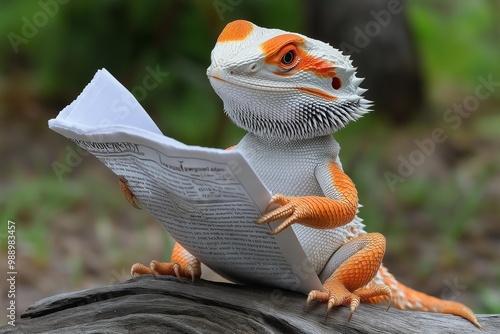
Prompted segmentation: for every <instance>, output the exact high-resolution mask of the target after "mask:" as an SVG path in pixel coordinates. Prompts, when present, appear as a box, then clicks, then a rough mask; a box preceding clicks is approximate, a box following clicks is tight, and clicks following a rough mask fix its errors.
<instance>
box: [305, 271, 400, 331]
mask: <svg viewBox="0 0 500 334" xmlns="http://www.w3.org/2000/svg"><path fill="white" fill-rule="evenodd" d="M323 288H324V290H323V291H319V290H312V291H311V292H309V295H308V296H307V300H306V308H307V307H308V306H309V304H310V302H311V301H313V300H318V301H320V302H325V303H327V307H326V314H325V321H326V320H327V319H328V316H329V314H330V311H331V310H332V308H333V307H335V306H340V305H344V306H349V309H350V312H349V318H348V319H347V321H351V319H352V316H353V314H354V311H356V309H357V308H358V306H359V304H360V303H361V301H366V300H367V299H369V298H372V297H377V296H383V297H388V298H389V300H391V299H392V292H391V289H390V288H389V286H387V285H385V284H382V285H377V286H374V287H373V288H367V287H364V288H360V289H357V290H355V291H353V292H350V291H349V290H347V288H346V287H345V285H344V284H343V283H342V282H340V281H338V280H333V281H330V282H328V283H327V287H325V286H323ZM389 304H390V302H389Z"/></svg>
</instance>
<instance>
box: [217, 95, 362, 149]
mask: <svg viewBox="0 0 500 334" xmlns="http://www.w3.org/2000/svg"><path fill="white" fill-rule="evenodd" d="M370 104H371V103H370V102H369V101H368V100H365V99H362V98H361V99H358V100H355V101H345V100H344V101H335V102H329V103H324V102H321V103H318V102H317V101H308V102H301V103H299V104H298V106H297V107H296V108H295V109H294V110H287V111H286V113H291V114H292V115H293V116H292V117H283V114H281V117H280V115H279V114H278V113H277V112H275V113H270V112H268V113H256V112H255V109H254V108H255V106H252V105H242V104H238V103H229V104H227V103H225V106H224V111H225V112H226V114H227V115H228V116H229V117H230V118H231V120H232V121H233V122H234V123H235V124H236V125H238V126H239V127H241V128H243V129H245V130H247V131H249V132H251V133H254V134H256V135H259V136H262V137H266V138H280V139H287V140H297V139H309V138H313V137H319V136H325V135H330V134H332V133H334V132H336V131H337V130H339V129H341V128H343V127H344V126H346V125H347V124H348V123H350V122H353V121H355V120H357V119H358V118H360V117H362V116H363V115H364V114H365V113H367V112H368V109H369V107H370ZM289 115H290V114H289Z"/></svg>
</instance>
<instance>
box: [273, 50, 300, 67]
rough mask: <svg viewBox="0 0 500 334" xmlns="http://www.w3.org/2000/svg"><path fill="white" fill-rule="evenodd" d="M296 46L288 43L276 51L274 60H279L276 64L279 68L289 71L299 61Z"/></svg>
mask: <svg viewBox="0 0 500 334" xmlns="http://www.w3.org/2000/svg"><path fill="white" fill-rule="evenodd" d="M298 55H299V54H298V51H297V47H296V46H295V44H289V45H287V46H285V47H283V48H281V50H280V51H279V52H278V54H277V55H276V60H277V61H279V63H278V65H279V66H280V67H281V70H284V71H289V70H291V69H292V68H294V67H295V66H296V65H297V64H298V63H299V60H300V59H299V56H298Z"/></svg>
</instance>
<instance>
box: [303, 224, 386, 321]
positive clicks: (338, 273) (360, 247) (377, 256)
mask: <svg viewBox="0 0 500 334" xmlns="http://www.w3.org/2000/svg"><path fill="white" fill-rule="evenodd" d="M384 253H385V238H384V236H383V235H381V234H380V233H368V234H364V235H362V236H359V237H357V238H354V239H352V240H350V241H349V242H347V243H346V244H344V245H343V246H342V247H341V248H339V249H338V250H337V252H335V254H334V255H333V256H332V258H331V259H330V261H329V265H327V267H325V268H326V269H327V268H329V269H330V270H327V272H331V268H332V267H334V268H335V271H334V272H333V274H332V275H331V276H330V277H329V278H327V279H326V281H325V282H324V283H323V291H319V290H312V291H311V292H310V293H309V295H308V297H307V302H306V307H307V305H309V303H310V302H311V301H313V300H318V301H321V302H325V303H327V310H326V317H327V318H328V314H329V313H330V311H331V309H332V308H333V307H334V306H340V305H344V306H349V307H350V311H351V312H350V315H349V320H351V317H352V315H353V313H354V311H355V310H356V308H357V307H358V306H359V303H360V302H361V301H364V300H366V299H368V298H373V297H378V296H380V297H383V298H388V299H389V300H391V299H392V292H391V289H390V287H389V286H387V285H384V284H382V285H377V286H373V287H365V286H366V285H367V284H368V283H369V282H370V281H371V280H372V279H373V277H374V276H375V275H376V274H377V272H378V269H379V268H380V265H381V263H382V258H383V256H384ZM321 276H322V275H320V277H321Z"/></svg>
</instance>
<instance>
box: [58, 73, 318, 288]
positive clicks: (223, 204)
mask: <svg viewBox="0 0 500 334" xmlns="http://www.w3.org/2000/svg"><path fill="white" fill-rule="evenodd" d="M49 127H50V129H52V130H54V131H56V132H58V133H60V134H61V135H63V136H65V137H67V138H69V139H71V140H72V141H74V142H75V143H76V144H78V145H79V146H80V147H82V148H84V149H85V150H87V151H88V152H90V153H91V154H93V155H94V156H95V157H96V158H97V159H99V160H100V161H101V162H102V163H104V164H105V165H106V166H107V167H108V168H109V169H111V170H112V171H113V172H114V173H115V174H116V175H118V176H120V177H122V178H124V179H125V180H126V181H127V182H128V186H129V188H130V190H131V191H132V192H133V193H134V195H135V196H136V197H137V198H138V199H139V201H140V203H141V205H142V207H143V208H145V209H146V210H148V211H149V212H150V213H151V214H152V215H153V216H154V217H155V218H156V219H157V220H158V222H160V224H161V225H162V226H163V227H164V228H165V229H166V230H167V231H168V232H169V233H170V234H171V235H172V237H173V238H174V239H175V240H176V241H177V242H179V243H180V244H181V245H182V246H183V247H184V248H186V249H187V250H188V251H189V252H190V253H191V254H193V255H194V256H196V257H197V258H198V259H199V260H200V261H201V262H203V263H204V264H205V265H207V266H208V267H209V268H211V269H212V270H214V271H215V272H217V273H218V274H220V275H222V276H223V277H226V278H228V279H230V280H232V281H235V282H240V283H247V284H248V283H250V284H264V285H270V286H274V287H280V288H285V289H290V290H295V291H300V292H304V293H308V292H309V291H310V290H312V289H321V283H320V280H319V278H318V276H317V275H316V273H315V272H314V271H313V270H311V269H310V268H312V266H311V265H310V263H309V261H308V259H307V257H306V255H305V253H304V251H303V249H302V247H301V246H300V244H299V242H298V240H297V238H296V236H295V234H294V232H293V230H292V229H291V228H288V229H286V230H285V231H283V232H282V233H279V234H278V235H276V236H269V235H267V234H266V232H268V231H270V230H271V229H272V228H273V227H276V225H277V224H278V223H279V222H273V223H271V224H270V225H271V226H269V225H257V224H254V221H255V220H256V219H258V218H259V217H260V216H262V214H263V213H264V211H265V209H266V206H267V204H268V202H269V200H270V198H271V194H270V192H269V191H268V190H267V189H266V187H265V186H264V185H263V184H262V182H261V181H260V180H259V178H258V177H257V176H256V174H255V173H254V172H253V170H252V168H251V167H250V166H249V164H248V163H247V162H246V160H245V159H244V158H243V156H242V155H241V154H240V153H239V152H237V150H228V151H226V150H221V149H214V148H204V147H198V146H188V145H185V144H183V143H180V142H178V141H176V140H174V139H172V138H168V137H166V136H164V135H163V134H162V133H161V131H160V130H159V129H158V127H157V126H156V124H155V123H154V122H153V120H152V119H151V118H150V117H149V115H148V114H147V113H146V111H145V110H144V109H143V108H142V107H141V105H140V104H139V102H138V101H137V100H136V99H135V98H134V96H133V95H132V94H131V93H130V92H129V91H128V90H127V89H126V88H125V87H124V86H122V85H121V84H120V83H119V82H118V81H117V80H116V79H115V78H114V77H113V76H112V75H111V74H110V73H109V72H108V71H106V70H105V69H101V70H99V71H97V73H96V75H95V76H94V78H93V79H92V81H91V82H90V83H89V84H88V85H87V87H85V89H84V90H83V92H82V93H81V94H80V95H79V96H78V98H77V99H76V100H75V101H73V102H72V103H71V104H70V105H68V106H67V107H66V108H64V109H63V110H62V111H61V112H60V113H59V115H58V116H57V117H56V118H55V119H51V120H49Z"/></svg>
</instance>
